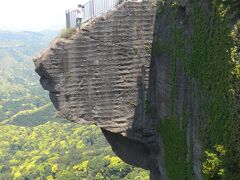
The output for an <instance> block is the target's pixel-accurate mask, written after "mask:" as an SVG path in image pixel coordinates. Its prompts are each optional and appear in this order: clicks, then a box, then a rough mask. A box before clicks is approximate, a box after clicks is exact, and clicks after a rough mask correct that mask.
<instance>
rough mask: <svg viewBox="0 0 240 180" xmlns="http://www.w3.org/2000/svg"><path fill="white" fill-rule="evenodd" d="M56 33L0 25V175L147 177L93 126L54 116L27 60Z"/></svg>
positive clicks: (29, 178)
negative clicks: (13, 29)
mask: <svg viewBox="0 0 240 180" xmlns="http://www.w3.org/2000/svg"><path fill="white" fill-rule="evenodd" d="M56 35H57V32H52V31H43V32H40V33H34V32H19V33H13V32H8V31H0V42H1V43H0V64H1V66H0V132H1V133H0V180H11V179H16V180H35V179H37V180H45V179H46V180H52V179H58V180H65V179H66V180H78V179H81V180H84V179H86V180H94V179H96V180H97V179H99V180H100V179H106V180H107V179H109V180H117V179H129V180H132V179H133V180H135V179H136V180H147V179H149V172H148V171H145V170H143V169H140V168H136V167H133V166H130V165H127V164H126V163H124V162H123V161H122V160H121V159H119V158H118V157H117V156H116V155H114V154H113V152H112V150H111V147H110V146H109V144H108V143H107V142H106V140H105V138H104V137H103V135H102V133H101V131H100V130H99V129H98V128H97V127H96V126H83V125H78V124H74V123H70V122H68V121H67V120H64V119H60V118H58V117H57V116H56V112H55V109H54V108H53V106H52V104H51V102H50V101H49V97H48V93H47V92H46V91H44V90H42V88H41V87H40V84H39V77H38V76H37V75H36V73H35V72H34V65H33V63H32V61H31V60H32V58H33V57H34V56H36V55H37V54H38V53H39V52H40V51H41V50H43V49H44V48H46V47H47V45H48V43H49V42H50V40H52V39H53V38H54V37H55V36H56Z"/></svg>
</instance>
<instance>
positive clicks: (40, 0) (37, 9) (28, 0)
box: [0, 0, 88, 31]
mask: <svg viewBox="0 0 240 180" xmlns="http://www.w3.org/2000/svg"><path fill="white" fill-rule="evenodd" d="M87 1H88V0H0V30H11V31H42V30H61V29H63V28H65V10H66V9H71V8H75V7H77V4H79V3H81V4H84V3H85V2H87Z"/></svg>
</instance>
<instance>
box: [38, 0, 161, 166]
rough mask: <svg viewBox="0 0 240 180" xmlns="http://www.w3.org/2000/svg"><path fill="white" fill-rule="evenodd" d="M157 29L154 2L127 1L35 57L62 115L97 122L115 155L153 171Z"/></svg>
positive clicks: (43, 82)
mask: <svg viewBox="0 0 240 180" xmlns="http://www.w3.org/2000/svg"><path fill="white" fill-rule="evenodd" d="M153 28H154V11H153V7H152V4H151V3H150V2H147V1H135V2H134V1H127V2H124V3H122V4H120V5H119V6H118V7H117V8H116V9H115V10H113V11H111V12H109V13H108V14H107V15H104V16H101V17H97V18H95V19H93V21H90V22H87V23H85V24H83V25H82V27H81V30H80V31H78V32H77V33H76V34H75V35H73V36H72V37H71V38H69V39H64V38H61V37H58V38H57V39H55V40H54V41H53V42H52V43H51V44H50V46H49V48H48V49H47V50H45V51H44V52H43V53H42V54H41V55H40V56H39V57H38V58H36V59H35V60H34V63H35V65H36V72H37V73H38V74H39V75H40V77H41V79H40V82H41V84H42V86H43V88H44V89H46V90H48V91H49V93H50V98H51V101H52V102H53V104H54V106H55V108H56V109H57V110H58V114H59V115H61V116H63V117H65V118H67V119H69V120H71V121H73V122H76V123H84V124H96V125H97V126H98V127H100V128H101V129H102V131H103V133H104V135H105V136H106V138H107V140H108V141H109V142H110V144H111V145H112V147H113V150H114V152H116V154H117V155H119V156H120V157H121V158H122V159H124V160H125V161H126V162H128V163H130V164H132V165H136V166H139V167H143V168H145V169H150V170H151V169H156V167H157V162H156V159H154V158H153V157H154V156H152V150H151V147H150V146H152V147H154V146H155V145H153V144H154V143H156V140H155V139H156V137H155V136H156V131H155V129H156V126H155V125H154V124H153V123H152V122H151V121H150V120H148V118H146V116H145V105H146V103H145V102H146V94H147V92H146V89H147V86H148V78H149V77H148V75H149V66H150V56H151V43H152V39H153ZM154 128H155V129H154ZM116 142H118V143H117V144H116ZM155 149H158V148H155ZM154 151H157V150H154ZM133 155H134V156H133ZM137 157H138V158H137Z"/></svg>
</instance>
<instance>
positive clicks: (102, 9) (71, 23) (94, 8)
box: [65, 0, 123, 29]
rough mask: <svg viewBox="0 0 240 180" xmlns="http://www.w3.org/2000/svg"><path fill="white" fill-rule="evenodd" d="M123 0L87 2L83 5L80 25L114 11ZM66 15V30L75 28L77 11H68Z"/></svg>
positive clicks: (91, 0)
mask: <svg viewBox="0 0 240 180" xmlns="http://www.w3.org/2000/svg"><path fill="white" fill-rule="evenodd" d="M121 1H123V0H89V1H88V2H87V3H86V4H84V5H83V6H84V8H83V19H82V23H83V22H86V21H88V20H89V19H92V18H93V17H97V16H100V15H102V14H104V13H107V12H108V11H110V10H112V9H114V8H115V7H116V6H117V5H118V4H119V3H121ZM65 14H66V28H67V29H69V28H75V27H76V18H77V10H76V9H72V10H71V9H69V10H67V11H66V12H65Z"/></svg>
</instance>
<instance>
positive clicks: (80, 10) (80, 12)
mask: <svg viewBox="0 0 240 180" xmlns="http://www.w3.org/2000/svg"><path fill="white" fill-rule="evenodd" d="M83 8H84V6H82V5H81V4H79V5H78V8H77V19H76V26H77V30H79V28H80V25H81V22H82V19H83Z"/></svg>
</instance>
